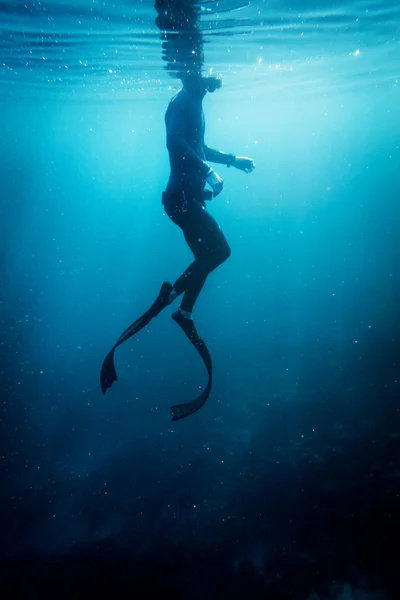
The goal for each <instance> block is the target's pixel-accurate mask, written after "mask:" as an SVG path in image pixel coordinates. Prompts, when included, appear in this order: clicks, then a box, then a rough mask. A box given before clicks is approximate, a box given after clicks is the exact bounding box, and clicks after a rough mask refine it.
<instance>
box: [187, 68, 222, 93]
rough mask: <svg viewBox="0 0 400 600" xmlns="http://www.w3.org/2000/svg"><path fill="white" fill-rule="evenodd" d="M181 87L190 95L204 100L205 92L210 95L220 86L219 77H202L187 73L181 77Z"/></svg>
mask: <svg viewBox="0 0 400 600" xmlns="http://www.w3.org/2000/svg"><path fill="white" fill-rule="evenodd" d="M181 79H182V83H183V87H184V89H186V90H187V91H188V92H190V93H191V94H194V95H196V96H200V97H201V98H204V96H205V95H206V93H207V92H209V93H210V94H212V93H213V92H215V90H218V89H219V88H220V87H221V86H222V79H221V78H220V77H214V76H209V77H203V76H202V75H201V74H200V73H187V74H185V75H182V77H181Z"/></svg>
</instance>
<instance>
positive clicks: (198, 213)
mask: <svg viewBox="0 0 400 600" xmlns="http://www.w3.org/2000/svg"><path fill="white" fill-rule="evenodd" d="M181 228H182V231H183V233H184V236H185V239H186V242H187V244H188V246H189V248H190V249H191V251H192V252H193V254H194V256H195V260H194V261H193V262H192V264H191V265H190V266H189V267H188V268H187V269H186V270H185V271H184V273H182V275H181V276H180V277H179V278H178V279H177V281H176V282H175V283H174V286H173V289H174V290H175V291H176V293H177V295H179V294H181V293H182V292H184V296H183V299H182V303H181V310H182V311H183V314H186V315H188V313H189V315H188V316H190V313H191V312H192V310H193V307H194V304H195V302H196V300H197V298H198V297H199V294H200V292H201V290H202V288H203V286H204V284H205V282H206V279H207V276H208V275H209V274H210V273H211V271H213V270H214V269H216V268H217V267H218V266H219V265H221V264H222V263H223V262H224V261H225V260H227V259H228V258H229V256H230V253H231V250H230V247H229V244H228V242H227V241H226V238H225V236H224V234H223V233H222V231H221V229H220V227H219V226H218V223H217V222H216V220H215V219H214V218H213V217H212V216H211V215H210V214H209V213H208V212H207V210H206V209H204V208H202V207H201V206H196V205H195V206H193V207H190V209H189V210H188V213H187V216H186V219H185V221H184V223H182V225H181Z"/></svg>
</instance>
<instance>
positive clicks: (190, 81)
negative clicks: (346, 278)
mask: <svg viewBox="0 0 400 600" xmlns="http://www.w3.org/2000/svg"><path fill="white" fill-rule="evenodd" d="M169 4H171V3H170V2H169ZM169 18H170V17H169ZM181 20H182V14H181V13H180V14H179V21H181ZM197 41H198V40H197ZM191 66H192V67H193V65H191ZM197 67H198V65H197ZM179 76H180V79H181V81H182V84H183V85H182V89H181V90H179V92H178V93H177V94H175V95H174V97H173V98H172V99H171V101H170V103H169V105H168V108H167V111H166V114H165V125H166V132H167V149H168V152H169V160H170V176H169V180H168V183H167V186H166V189H165V191H164V192H163V194H162V204H163V206H164V210H165V213H166V214H167V215H168V217H169V218H170V219H171V221H173V223H175V224H176V225H177V226H178V227H180V229H181V230H182V232H183V235H184V238H185V240H186V243H187V245H188V246H189V248H190V250H191V251H192V253H193V256H194V261H193V262H192V263H191V264H190V265H189V266H188V267H187V269H186V270H185V271H184V272H183V273H182V274H181V275H180V277H178V279H177V280H176V281H175V283H174V284H171V283H169V282H167V281H165V282H164V283H163V284H162V286H161V289H160V292H159V294H158V296H157V298H156V300H155V301H154V303H153V304H152V305H151V306H150V308H149V309H148V310H147V311H146V312H145V313H144V314H143V315H142V316H141V317H139V319H137V320H136V321H135V322H134V323H132V324H131V325H130V326H129V327H128V328H127V329H126V330H125V331H124V332H123V333H122V334H121V336H120V337H119V339H118V340H117V342H116V344H115V345H114V346H113V348H112V349H111V350H110V352H109V353H108V355H107V357H106V358H105V360H104V362H103V365H102V369H101V375H100V381H101V388H102V391H103V393H106V391H107V389H108V388H109V387H110V386H111V385H112V383H113V382H114V381H116V379H117V374H116V370H115V366H114V352H115V350H116V348H117V347H118V346H119V345H120V344H122V343H123V342H125V341H126V340H128V339H129V338H130V337H132V336H133V335H135V334H136V333H137V332H138V331H140V330H141V329H143V328H144V327H146V326H147V325H148V324H149V323H150V321H151V320H152V319H153V318H154V317H156V316H157V315H158V314H159V313H160V312H161V311H162V310H163V309H164V308H166V307H167V306H169V305H170V304H171V303H172V302H173V301H174V300H175V299H176V298H177V297H178V296H181V295H182V301H181V304H180V307H179V309H178V310H177V311H176V312H174V313H173V315H172V318H173V319H174V321H175V322H176V323H177V324H178V325H179V326H180V327H181V329H182V330H183V332H184V333H185V335H186V336H187V337H188V339H189V340H190V341H191V343H192V344H193V345H194V347H195V348H196V350H197V351H198V353H199V354H200V356H201V358H202V360H203V362H204V364H205V366H206V369H207V372H208V384H207V386H206V388H205V389H204V390H203V392H202V393H201V394H200V395H199V396H198V397H197V398H195V399H194V400H192V401H191V402H187V403H184V404H178V405H175V406H172V407H171V411H172V420H178V419H182V418H184V417H187V416H189V415H191V414H193V413H194V412H196V411H197V410H199V408H201V407H202V406H203V404H204V403H205V402H206V400H207V398H208V396H209V394H210V391H211V386H212V362H211V357H210V353H209V351H208V349H207V346H206V345H205V343H204V341H203V340H202V339H201V338H200V336H199V335H198V333H197V330H196V327H195V325H194V322H193V319H192V311H193V308H194V305H195V303H196V301H197V299H198V297H199V294H200V292H201V290H202V289H203V286H204V284H205V282H206V279H207V277H208V275H209V274H210V273H211V272H212V271H213V270H214V269H216V268H217V267H218V266H219V265H221V264H222V263H223V262H225V261H226V260H227V259H228V258H229V256H230V253H231V250H230V247H229V244H228V242H227V240H226V238H225V236H224V234H223V232H222V230H221V229H220V227H219V226H218V224H217V222H216V220H215V219H214V218H213V217H212V216H211V214H210V213H209V211H208V209H207V205H206V202H207V200H211V198H213V197H214V198H215V197H217V196H218V195H219V194H220V193H221V191H222V189H223V180H222V178H221V177H220V176H219V175H218V174H217V173H216V172H215V171H214V170H213V168H212V167H211V166H210V165H209V162H213V163H219V164H222V165H227V166H228V167H231V166H232V167H235V168H236V169H239V170H241V171H244V172H246V173H250V172H251V171H252V170H253V169H254V167H255V165H254V161H253V160H252V159H251V158H247V157H245V156H235V155H234V154H227V153H224V152H221V151H219V150H214V149H212V148H209V147H208V146H207V145H206V144H205V142H204V132H205V119H204V112H203V105H202V103H203V99H204V97H205V95H206V94H207V93H213V92H214V91H215V90H217V89H219V88H220V87H221V84H222V82H221V79H220V78H217V77H204V76H202V74H201V72H200V70H199V69H198V68H192V69H188V70H187V71H186V72H184V73H182V72H181V73H180V75H179ZM207 184H208V185H209V187H210V188H211V189H205V187H206V185H207Z"/></svg>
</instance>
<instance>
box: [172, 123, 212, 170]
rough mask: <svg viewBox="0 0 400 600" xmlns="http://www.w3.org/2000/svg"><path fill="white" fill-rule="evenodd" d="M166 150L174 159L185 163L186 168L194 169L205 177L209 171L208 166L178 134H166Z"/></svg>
mask: <svg viewBox="0 0 400 600" xmlns="http://www.w3.org/2000/svg"><path fill="white" fill-rule="evenodd" d="M167 148H168V150H169V152H172V153H173V154H174V155H175V156H176V157H180V158H181V159H182V160H184V161H185V163H186V164H187V166H188V167H190V168H195V169H198V170H199V171H201V172H202V173H204V175H206V174H207V173H208V172H209V170H210V165H208V164H207V163H206V162H205V161H204V160H203V159H202V158H200V156H199V155H198V154H196V152H195V151H194V150H193V148H191V146H189V144H188V143H187V141H186V140H185V138H184V136H183V135H180V134H178V133H168V134H167Z"/></svg>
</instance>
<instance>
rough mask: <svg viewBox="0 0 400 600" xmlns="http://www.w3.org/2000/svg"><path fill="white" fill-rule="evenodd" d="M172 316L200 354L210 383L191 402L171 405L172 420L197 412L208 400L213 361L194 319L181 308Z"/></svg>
mask: <svg viewBox="0 0 400 600" xmlns="http://www.w3.org/2000/svg"><path fill="white" fill-rule="evenodd" d="M172 318H173V320H174V321H175V323H177V324H178V325H179V327H180V328H181V329H182V331H183V332H184V334H185V335H186V337H187V338H188V339H189V341H190V342H191V343H192V344H193V346H194V347H195V348H196V350H197V352H198V353H199V354H200V356H201V358H202V360H203V362H204V365H205V367H206V369H207V373H208V383H207V385H206V387H205V389H204V390H203V391H202V393H201V394H200V396H197V398H194V400H191V401H190V402H186V403H184V404H176V405H175V406H171V413H172V420H173V421H178V420H179V419H184V418H185V417H189V416H190V415H192V414H193V413H195V412H197V411H198V410H199V409H200V408H201V407H202V406H203V405H204V404H205V402H206V401H207V398H208V397H209V395H210V392H211V386H212V361H211V356H210V353H209V351H208V348H207V346H206V345H205V343H204V341H203V340H202V339H201V338H200V336H199V334H198V333H197V329H196V327H195V325H194V323H193V321H192V320H191V319H187V318H186V317H184V316H183V315H182V314H181V313H180V311H179V310H178V311H176V312H175V313H173V314H172Z"/></svg>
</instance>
